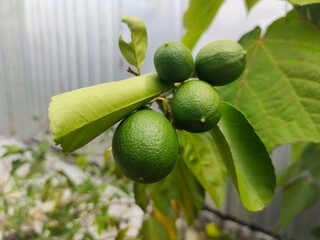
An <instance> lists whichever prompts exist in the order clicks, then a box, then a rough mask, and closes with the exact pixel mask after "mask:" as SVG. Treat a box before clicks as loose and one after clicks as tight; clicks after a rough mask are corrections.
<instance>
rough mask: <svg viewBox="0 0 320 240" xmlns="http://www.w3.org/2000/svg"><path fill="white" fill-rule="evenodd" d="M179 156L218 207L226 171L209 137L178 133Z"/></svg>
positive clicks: (220, 204) (221, 201) (207, 135)
mask: <svg viewBox="0 0 320 240" xmlns="http://www.w3.org/2000/svg"><path fill="white" fill-rule="evenodd" d="M178 134H179V143H180V146H181V147H180V154H181V157H182V159H183V160H184V162H185V163H186V165H187V166H188V167H189V169H190V170H191V171H192V172H193V174H194V176H195V177H196V178H197V179H198V181H199V182H200V183H201V185H202V186H203V187H204V189H205V190H206V191H207V192H208V193H209V194H210V196H211V197H212V199H213V200H214V202H215V203H216V205H217V206H218V207H221V206H222V203H223V201H224V198H225V193H226V182H227V170H226V167H225V165H224V163H223V160H222V158H221V156H220V154H219V153H218V152H219V151H218V149H217V146H216V145H215V144H214V142H213V140H212V137H211V135H210V134H209V133H208V132H206V133H201V134H192V133H188V132H186V131H178Z"/></svg>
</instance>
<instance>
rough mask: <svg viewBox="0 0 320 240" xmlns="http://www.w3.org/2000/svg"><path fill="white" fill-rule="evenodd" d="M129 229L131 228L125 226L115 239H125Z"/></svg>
mask: <svg viewBox="0 0 320 240" xmlns="http://www.w3.org/2000/svg"><path fill="white" fill-rule="evenodd" d="M128 230H129V227H125V228H123V229H121V230H120V231H119V232H118V234H117V237H116V239H115V240H124V239H125V237H126V234H127V232H128Z"/></svg>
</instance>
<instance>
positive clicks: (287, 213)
mask: <svg viewBox="0 0 320 240" xmlns="http://www.w3.org/2000/svg"><path fill="white" fill-rule="evenodd" d="M318 200H319V188H318V186H317V184H316V183H314V182H310V181H309V180H308V179H307V177H302V178H299V179H296V180H294V181H293V182H291V183H290V184H288V185H287V186H286V187H284V188H283V193H282V199H281V211H280V217H279V220H278V223H277V225H276V227H275V229H276V230H279V229H280V228H283V227H285V226H287V225H288V224H290V223H291V222H292V220H293V219H294V218H295V217H296V216H297V215H298V214H299V213H301V212H302V211H304V210H306V209H307V208H309V207H311V206H312V205H313V204H315V203H316V201H318Z"/></svg>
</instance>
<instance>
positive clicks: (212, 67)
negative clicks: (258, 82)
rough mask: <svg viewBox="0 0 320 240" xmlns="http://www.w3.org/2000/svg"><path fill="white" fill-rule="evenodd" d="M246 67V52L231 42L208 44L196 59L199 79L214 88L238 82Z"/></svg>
mask: <svg viewBox="0 0 320 240" xmlns="http://www.w3.org/2000/svg"><path fill="white" fill-rule="evenodd" d="M245 66H246V51H245V50H244V49H243V48H242V46H241V45H240V44H239V43H237V42H235V41H231V40H219V41H214V42H211V43H208V44H207V45H205V46H204V47H203V48H201V49H200V51H199V52H198V54H197V56H196V58H195V72H196V74H197V76H198V78H199V79H201V80H204V81H206V82H208V83H210V84H211V85H213V86H222V85H226V84H229V83H231V82H233V81H235V80H237V79H238V78H239V77H240V75H241V74H242V72H243V71H244V69H245Z"/></svg>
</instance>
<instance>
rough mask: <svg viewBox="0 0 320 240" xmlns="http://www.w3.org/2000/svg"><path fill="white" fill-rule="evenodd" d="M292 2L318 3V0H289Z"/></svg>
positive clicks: (299, 3)
mask: <svg viewBox="0 0 320 240" xmlns="http://www.w3.org/2000/svg"><path fill="white" fill-rule="evenodd" d="M289 1H290V2H291V3H293V4H297V5H307V4H312V3H320V0H289Z"/></svg>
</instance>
